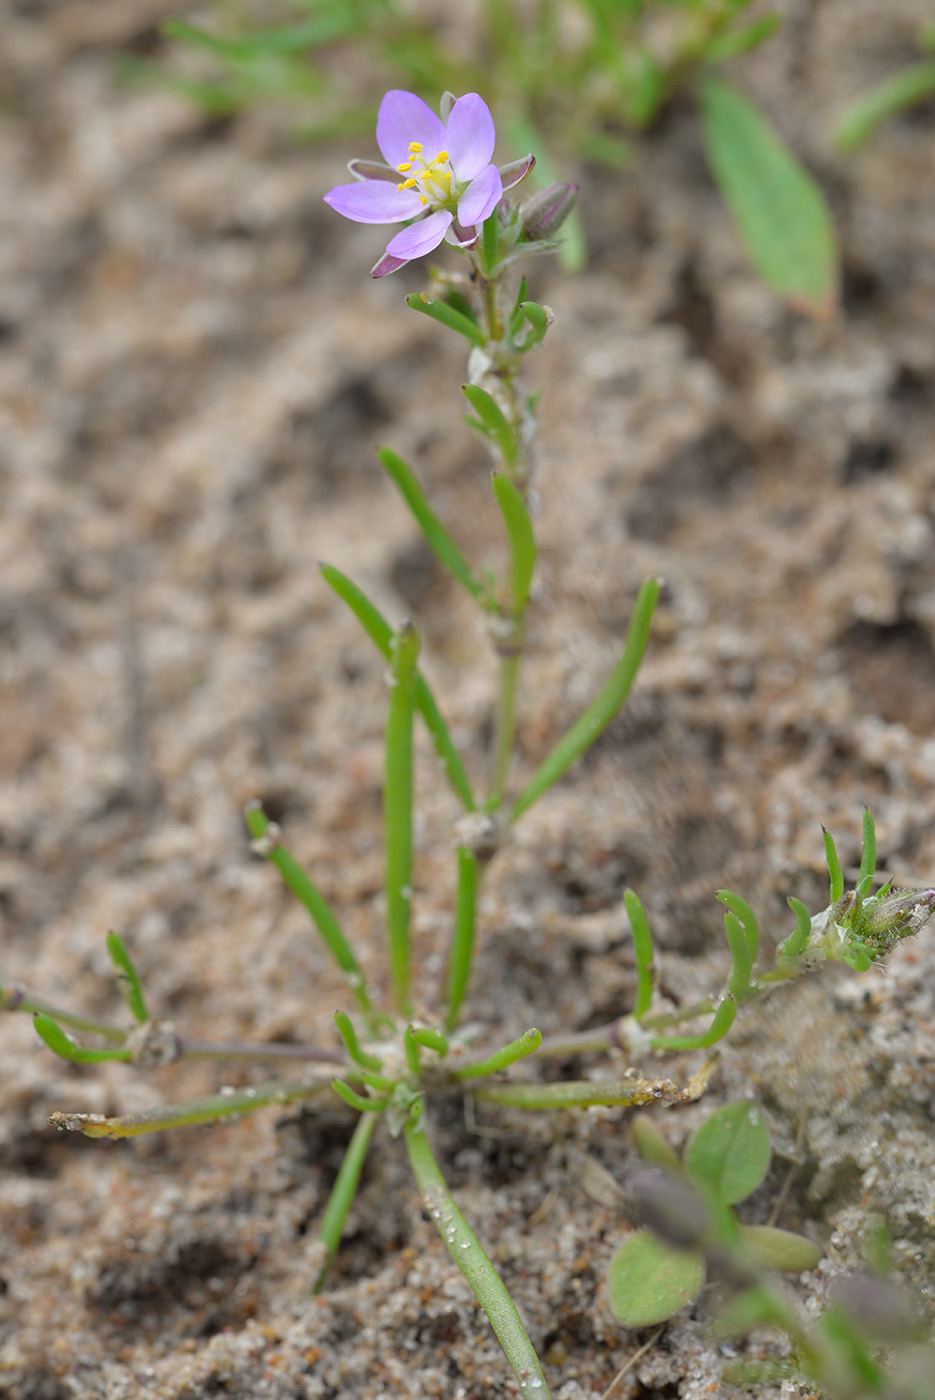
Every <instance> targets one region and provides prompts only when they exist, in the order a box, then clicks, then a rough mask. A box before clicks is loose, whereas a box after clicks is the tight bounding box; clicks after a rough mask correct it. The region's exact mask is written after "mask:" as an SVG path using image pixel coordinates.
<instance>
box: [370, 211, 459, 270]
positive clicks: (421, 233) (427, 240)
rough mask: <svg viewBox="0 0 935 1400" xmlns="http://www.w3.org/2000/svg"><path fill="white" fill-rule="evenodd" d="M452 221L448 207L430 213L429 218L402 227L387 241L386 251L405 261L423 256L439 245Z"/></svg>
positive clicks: (391, 255)
mask: <svg viewBox="0 0 935 1400" xmlns="http://www.w3.org/2000/svg"><path fill="white" fill-rule="evenodd" d="M450 223H451V215H450V214H449V213H448V211H447V209H439V210H438V211H437V212H436V213H434V214H429V216H428V218H427V219H420V220H419V221H418V222H417V223H414V224H410V225H409V227H408V228H404V229H402V230H401V232H399V233H397V234H396V235H395V236H394V237H393V238H391V239H390V241H389V243H387V245H386V251H387V252H388V253H389V255H390V257H391V258H402V259H403V260H404V261H405V262H410V261H411V260H412V259H413V258H421V257H422V254H423V253H430V252H431V251H432V249H433V248H437V247H438V245H439V243H441V241H442V239H443V238H444V236H445V230H446V229H447V227H448V225H449V224H450ZM378 266H379V264H378Z"/></svg>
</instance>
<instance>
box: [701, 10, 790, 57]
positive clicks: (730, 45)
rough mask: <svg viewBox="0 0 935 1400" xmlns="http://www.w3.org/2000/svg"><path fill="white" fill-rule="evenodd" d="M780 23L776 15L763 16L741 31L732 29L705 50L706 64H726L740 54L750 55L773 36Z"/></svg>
mask: <svg viewBox="0 0 935 1400" xmlns="http://www.w3.org/2000/svg"><path fill="white" fill-rule="evenodd" d="M781 23H782V21H781V20H780V18H779V16H778V15H764V16H763V18H762V19H758V20H754V22H753V23H752V24H748V25H746V26H745V27H744V28H743V29H732V30H729V31H728V32H727V33H725V34H722V35H721V36H720V37H719V38H717V39H715V40H714V42H713V43H712V44H710V45H709V46H708V48H707V49H706V50H705V55H704V56H705V62H706V63H727V62H728V60H729V59H732V58H738V57H739V56H740V54H743V53H751V52H752V50H753V49H756V48H759V46H760V44H763V43H765V42H766V40H767V39H768V38H769V37H770V35H771V34H775V32H776V30H777V29H778V28H779V26H780V24H781Z"/></svg>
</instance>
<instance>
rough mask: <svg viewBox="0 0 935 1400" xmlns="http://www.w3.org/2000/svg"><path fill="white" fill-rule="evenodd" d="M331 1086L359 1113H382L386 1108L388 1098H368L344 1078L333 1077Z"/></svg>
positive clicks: (340, 1097) (349, 1106)
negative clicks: (357, 1091)
mask: <svg viewBox="0 0 935 1400" xmlns="http://www.w3.org/2000/svg"><path fill="white" fill-rule="evenodd" d="M331 1087H332V1089H333V1090H334V1092H335V1093H336V1094H337V1096H338V1098H339V1099H343V1100H344V1102H345V1103H346V1104H347V1106H348V1108H356V1109H357V1112H358V1113H382V1112H383V1110H384V1108H386V1105H387V1103H388V1102H389V1100H388V1099H385V1098H382V1099H368V1098H365V1097H364V1095H363V1094H358V1093H356V1092H355V1090H353V1089H352V1088H351V1086H350V1084H348V1083H346V1082H345V1081H344V1080H343V1079H332V1081H331Z"/></svg>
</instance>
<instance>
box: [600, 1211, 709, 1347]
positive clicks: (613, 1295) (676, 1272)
mask: <svg viewBox="0 0 935 1400" xmlns="http://www.w3.org/2000/svg"><path fill="white" fill-rule="evenodd" d="M704 1280H705V1262H704V1256H703V1255H702V1254H696V1253H694V1252H692V1251H685V1252H682V1251H681V1250H675V1249H670V1248H669V1247H668V1245H665V1244H663V1243H662V1241H661V1240H658V1239H657V1238H656V1236H655V1235H652V1234H650V1232H649V1231H648V1230H637V1231H636V1233H635V1234H632V1235H630V1236H629V1238H628V1239H626V1240H624V1242H623V1244H622V1245H621V1246H620V1248H619V1249H618V1250H617V1252H616V1254H615V1255H614V1257H613V1259H611V1261H610V1268H609V1269H608V1271H607V1297H608V1301H609V1303H610V1310H611V1312H612V1313H613V1315H614V1317H615V1318H616V1319H617V1321H618V1322H620V1323H622V1324H623V1326H624V1327H651V1326H652V1325H653V1324H654V1323H656V1322H665V1320H666V1318H669V1317H673V1316H674V1315H675V1314H676V1313H677V1312H679V1311H680V1310H681V1309H682V1308H684V1307H685V1305H686V1304H687V1303H690V1302H691V1301H692V1299H693V1298H696V1297H697V1296H698V1294H699V1293H700V1292H701V1289H702V1286H703V1284H704Z"/></svg>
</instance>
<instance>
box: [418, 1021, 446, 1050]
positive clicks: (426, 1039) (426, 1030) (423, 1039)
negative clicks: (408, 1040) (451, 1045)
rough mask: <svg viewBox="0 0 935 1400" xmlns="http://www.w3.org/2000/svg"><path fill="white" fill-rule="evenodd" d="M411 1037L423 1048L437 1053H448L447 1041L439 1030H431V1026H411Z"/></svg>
mask: <svg viewBox="0 0 935 1400" xmlns="http://www.w3.org/2000/svg"><path fill="white" fill-rule="evenodd" d="M412 1038H413V1040H414V1041H415V1043H416V1044H417V1045H421V1046H422V1047H423V1048H424V1049H425V1050H434V1051H435V1053H436V1054H437V1055H447V1054H448V1041H447V1039H446V1037H445V1036H443V1035H442V1034H441V1032H440V1031H433V1030H432V1028H431V1026H413V1027H412Z"/></svg>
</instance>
